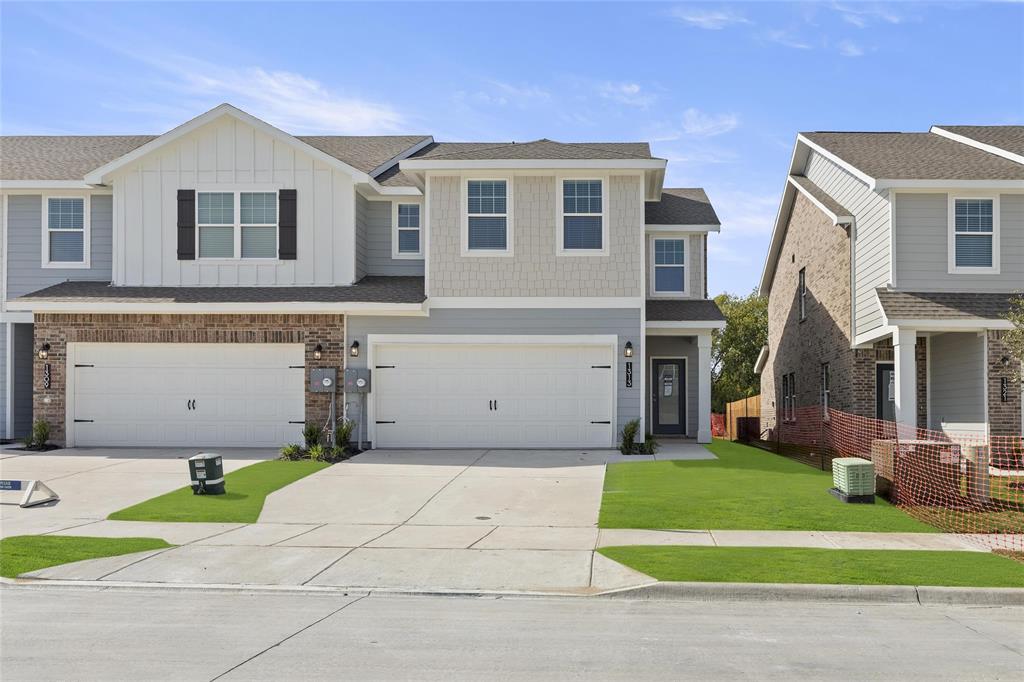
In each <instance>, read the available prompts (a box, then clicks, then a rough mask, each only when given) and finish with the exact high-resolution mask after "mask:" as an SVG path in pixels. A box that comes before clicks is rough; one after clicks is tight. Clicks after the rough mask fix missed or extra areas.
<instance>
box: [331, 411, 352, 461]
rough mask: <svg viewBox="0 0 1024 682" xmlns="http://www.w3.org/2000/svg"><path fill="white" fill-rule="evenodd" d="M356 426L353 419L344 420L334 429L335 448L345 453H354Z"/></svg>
mask: <svg viewBox="0 0 1024 682" xmlns="http://www.w3.org/2000/svg"><path fill="white" fill-rule="evenodd" d="M355 426H356V423H355V422H354V421H352V420H351V419H342V420H341V422H340V423H339V424H338V426H337V428H335V429H334V447H336V448H340V449H341V450H342V451H343V452H345V453H349V452H352V451H353V448H352V431H353V429H355Z"/></svg>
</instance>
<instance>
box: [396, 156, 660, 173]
mask: <svg viewBox="0 0 1024 682" xmlns="http://www.w3.org/2000/svg"><path fill="white" fill-rule="evenodd" d="M666 163H667V162H666V161H665V160H664V159H472V160H463V161H457V160H433V159H403V160H402V161H399V162H398V167H399V168H401V169H402V170H410V171H423V170H506V169H513V170H514V169H537V168H553V169H566V170H589V169H602V168H613V169H614V168H627V169H632V170H663V169H664V168H665V165H666Z"/></svg>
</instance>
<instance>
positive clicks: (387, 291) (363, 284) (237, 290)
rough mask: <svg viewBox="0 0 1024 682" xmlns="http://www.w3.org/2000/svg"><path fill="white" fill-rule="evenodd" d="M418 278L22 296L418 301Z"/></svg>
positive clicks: (92, 286)
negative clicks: (344, 283) (336, 284)
mask: <svg viewBox="0 0 1024 682" xmlns="http://www.w3.org/2000/svg"><path fill="white" fill-rule="evenodd" d="M425 298H426V297H425V296H424V295H423V278H422V277H380V276H373V277H364V278H363V279H362V280H360V281H359V282H357V283H356V284H353V285H352V286H341V287H304V286H298V287H112V286H110V283H109V282H61V283H60V284H55V285H53V286H51V287H47V288H46V289H40V290H39V291H35V292H32V293H30V294H26V295H24V296H21V297H20V298H18V299H15V300H18V301H29V302H47V303H422V302H423V301H424V300H425Z"/></svg>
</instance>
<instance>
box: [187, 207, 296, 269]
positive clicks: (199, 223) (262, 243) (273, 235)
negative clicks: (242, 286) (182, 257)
mask: <svg viewBox="0 0 1024 682" xmlns="http://www.w3.org/2000/svg"><path fill="white" fill-rule="evenodd" d="M277 240H278V210H277V191H276V190H274V191H269V192H204V191H199V192H196V248H197V251H196V253H197V254H198V256H199V258H200V259H201V260H211V259H213V260H238V259H244V260H273V259H276V258H277V250H278V243H277Z"/></svg>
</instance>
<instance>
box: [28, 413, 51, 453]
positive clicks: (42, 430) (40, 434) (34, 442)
mask: <svg viewBox="0 0 1024 682" xmlns="http://www.w3.org/2000/svg"><path fill="white" fill-rule="evenodd" d="M49 440H50V422H48V421H46V420H45V419H37V420H35V421H34V422H33V423H32V432H31V433H29V435H28V436H26V437H25V441H24V443H25V447H26V448H27V449H29V450H45V449H46V445H47V442H48V441H49Z"/></svg>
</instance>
